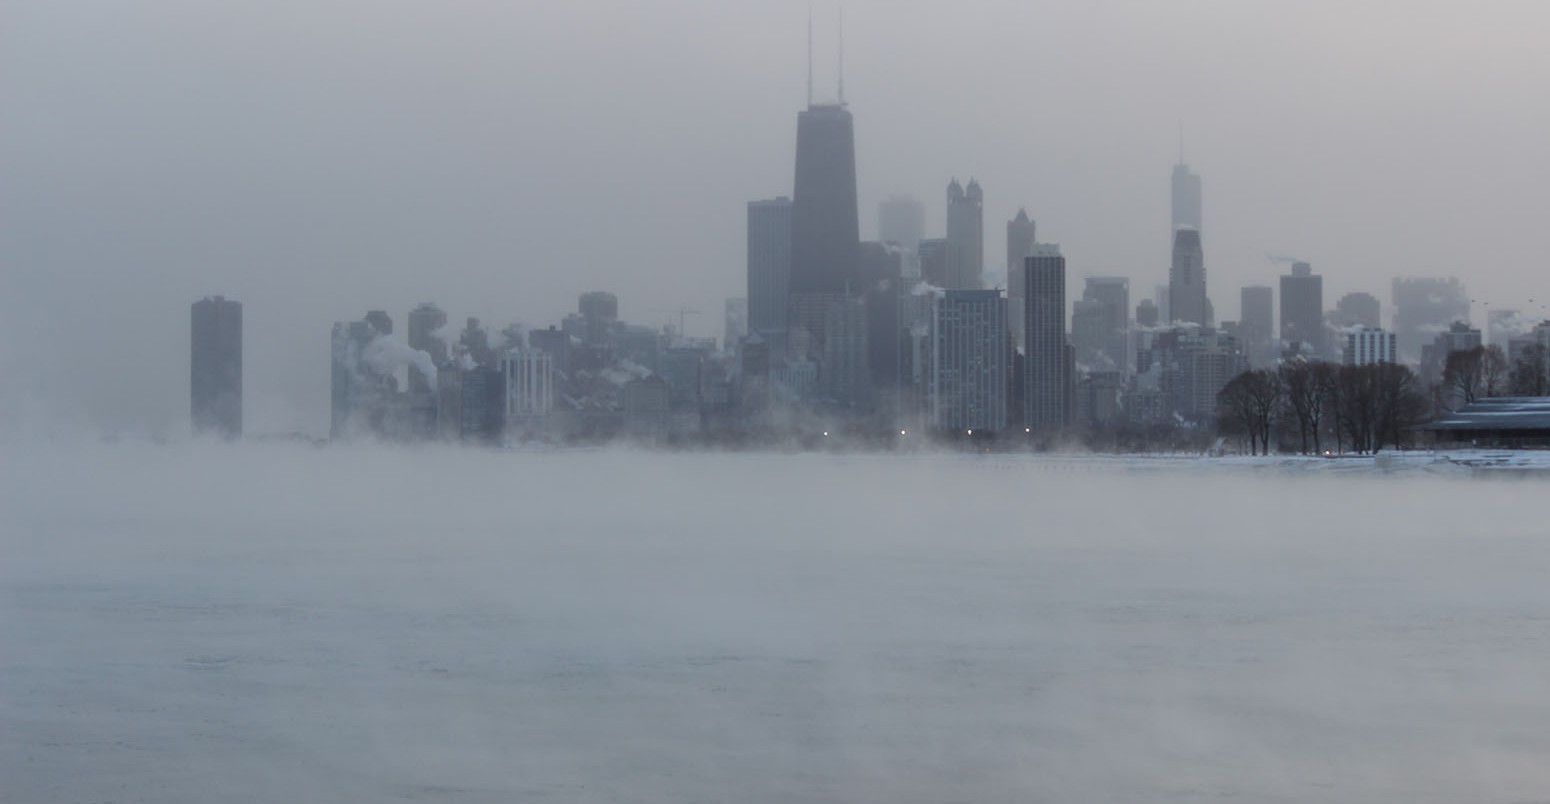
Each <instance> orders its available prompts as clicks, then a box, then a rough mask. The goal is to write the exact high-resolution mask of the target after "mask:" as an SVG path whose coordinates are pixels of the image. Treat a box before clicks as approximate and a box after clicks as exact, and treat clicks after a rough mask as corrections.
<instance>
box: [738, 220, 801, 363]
mask: <svg viewBox="0 0 1550 804" xmlns="http://www.w3.org/2000/svg"><path fill="white" fill-rule="evenodd" d="M790 292H791V199H789V198H786V197H785V196H781V197H780V198H773V199H770V200H767V201H750V202H748V330H749V331H750V332H757V333H759V335H760V336H761V337H763V338H764V339H765V340H767V341H769V342H771V343H777V342H778V344H779V345H780V347H782V348H784V346H785V340H786V312H787V311H786V303H787V297H788V296H789V295H790Z"/></svg>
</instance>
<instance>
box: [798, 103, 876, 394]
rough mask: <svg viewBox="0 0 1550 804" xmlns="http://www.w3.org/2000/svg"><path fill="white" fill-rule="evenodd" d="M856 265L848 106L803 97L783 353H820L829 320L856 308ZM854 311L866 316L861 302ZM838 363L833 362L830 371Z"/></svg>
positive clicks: (857, 227)
mask: <svg viewBox="0 0 1550 804" xmlns="http://www.w3.org/2000/svg"><path fill="white" fill-rule="evenodd" d="M860 267H861V229H860V224H859V222H858V219H857V212H856V145H855V134H854V131H853V129H852V124H851V117H850V111H849V110H848V109H846V108H845V105H844V103H833V104H809V105H808V107H807V110H806V111H804V112H801V113H800V114H798V115H797V162H796V182H795V188H794V192H793V193H792V198H791V292H790V295H789V297H788V303H787V307H786V309H787V319H786V320H787V343H788V350H789V354H791V355H793V356H797V357H802V356H821V355H823V354H825V353H826V349H827V347H826V344H825V338H826V330H827V323H828V322H829V321H830V320H839V321H846V322H849V321H851V320H852V318H854V316H855V315H856V311H854V310H851V309H850V305H849V304H848V303H847V302H848V300H849V299H850V298H851V296H853V295H855V294H859V293H860V292H861V287H860V281H859V280H860ZM860 315H862V316H863V317H864V315H865V308H864V307H863V308H862V310H861V311H860ZM846 337H849V336H846ZM827 352H828V353H830V354H833V353H834V350H832V349H827ZM847 354H848V352H847ZM820 359H821V357H820ZM862 365H863V366H864V365H865V361H864V358H863V360H862ZM838 370H839V369H838V367H831V372H830V373H831V375H832V374H833V373H834V372H835V371H838ZM847 392H848V387H847Z"/></svg>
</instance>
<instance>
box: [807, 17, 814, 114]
mask: <svg viewBox="0 0 1550 804" xmlns="http://www.w3.org/2000/svg"><path fill="white" fill-rule="evenodd" d="M807 105H808V106H812V105H813V7H812V5H811V4H809V5H808V6H807Z"/></svg>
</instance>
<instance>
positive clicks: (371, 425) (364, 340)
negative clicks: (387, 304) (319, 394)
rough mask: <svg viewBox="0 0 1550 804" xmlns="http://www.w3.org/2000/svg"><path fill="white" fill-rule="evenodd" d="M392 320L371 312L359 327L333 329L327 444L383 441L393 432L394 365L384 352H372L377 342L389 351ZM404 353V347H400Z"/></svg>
mask: <svg viewBox="0 0 1550 804" xmlns="http://www.w3.org/2000/svg"><path fill="white" fill-rule="evenodd" d="M392 331H393V319H392V318H390V317H389V316H388V314H387V313H386V312H383V311H382V310H373V311H371V312H369V313H367V314H366V317H365V318H364V319H363V320H360V321H340V322H336V323H335V324H334V328H333V333H332V335H331V337H330V341H329V344H330V350H329V356H330V406H329V426H328V435H329V438H333V439H340V438H350V437H353V436H359V435H366V434H371V435H376V436H386V435H389V434H390V431H391V430H393V428H394V427H396V422H395V421H394V420H393V417H394V415H395V414H396V413H397V409H396V402H397V397H398V396H399V394H398V380H397V379H396V378H395V377H394V376H393V370H394V369H395V368H396V367H397V365H398V364H397V362H396V361H394V360H393V359H392V355H391V353H390V352H389V351H388V350H387V349H386V348H378V349H375V350H374V349H373V344H375V343H377V341H378V340H379V339H382V340H383V344H385V345H390V344H391V343H392V342H391V341H389V340H387V336H388V335H389V334H390V333H391V332H392ZM398 346H399V347H402V346H403V344H398Z"/></svg>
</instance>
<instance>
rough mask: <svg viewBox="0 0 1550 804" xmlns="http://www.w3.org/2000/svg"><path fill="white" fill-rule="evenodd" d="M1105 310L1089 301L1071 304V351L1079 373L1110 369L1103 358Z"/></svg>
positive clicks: (1078, 301) (1098, 304)
mask: <svg viewBox="0 0 1550 804" xmlns="http://www.w3.org/2000/svg"><path fill="white" fill-rule="evenodd" d="M1105 312H1106V311H1105V310H1104V307H1103V305H1102V304H1100V303H1098V302H1095V301H1092V300H1091V299H1077V300H1076V301H1074V302H1072V303H1071V349H1072V352H1073V353H1074V354H1075V355H1076V365H1077V369H1078V370H1079V371H1082V370H1085V371H1103V370H1104V369H1108V368H1111V367H1110V366H1109V365H1107V363H1106V362H1105V358H1104V356H1103V339H1104V335H1105V334H1106V332H1105V330H1106V327H1105V323H1106V322H1105V318H1106V317H1107V316H1106V315H1105Z"/></svg>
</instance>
